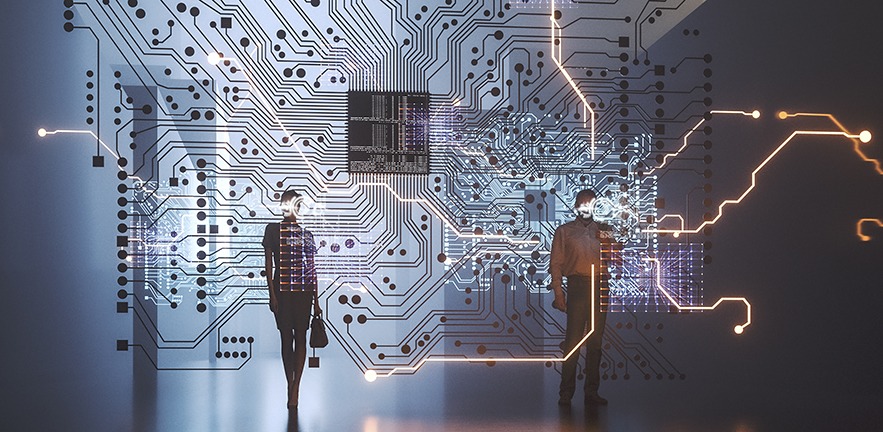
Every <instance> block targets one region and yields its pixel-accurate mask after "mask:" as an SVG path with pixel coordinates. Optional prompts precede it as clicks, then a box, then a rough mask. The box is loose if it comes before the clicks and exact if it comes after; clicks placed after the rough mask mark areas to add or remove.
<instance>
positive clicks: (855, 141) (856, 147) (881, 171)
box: [778, 111, 883, 175]
mask: <svg viewBox="0 0 883 432" xmlns="http://www.w3.org/2000/svg"><path fill="white" fill-rule="evenodd" d="M778 117H779V119H781V120H785V119H787V118H793V117H825V118H827V119H829V120H831V122H832V123H834V124H835V125H836V126H837V127H838V128H839V129H840V130H841V131H843V132H844V133H849V131H847V130H846V128H845V127H844V126H843V124H841V123H840V122H839V121H838V120H837V119H836V118H835V117H834V116H833V115H832V114H825V113H788V112H785V111H780V112H779V115H778ZM869 137H870V135H869ZM852 141H853V150H854V151H855V152H856V154H858V155H859V157H860V158H862V160H863V161H865V162H870V163H872V164H874V169H875V170H876V171H877V174H880V175H883V167H881V166H880V161H878V160H877V159H873V158H869V157H868V156H867V155H865V153H864V152H863V151H861V148H860V145H861V143H862V141H861V139H859V138H858V136H856V137H855V138H852Z"/></svg>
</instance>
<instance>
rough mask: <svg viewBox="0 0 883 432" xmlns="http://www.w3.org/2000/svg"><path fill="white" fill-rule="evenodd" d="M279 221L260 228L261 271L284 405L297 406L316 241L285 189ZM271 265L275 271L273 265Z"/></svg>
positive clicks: (314, 294)
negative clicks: (278, 347)
mask: <svg viewBox="0 0 883 432" xmlns="http://www.w3.org/2000/svg"><path fill="white" fill-rule="evenodd" d="M281 201H282V216H283V220H282V222H281V223H271V224H268V225H267V228H266V229H265V230H264V240H263V241H262V242H261V244H262V245H263V246H264V258H265V264H264V265H265V271H266V274H267V285H268V287H269V290H270V310H271V311H273V313H274V314H275V316H276V327H277V328H278V329H279V334H280V335H281V336H282V366H283V367H284V368H285V379H286V381H287V382H288V408H289V409H297V403H298V397H299V392H300V390H299V389H300V379H301V376H302V375H303V371H304V362H305V361H306V358H307V329H308V328H309V327H310V306H312V307H313V312H314V313H315V314H316V315H319V314H321V313H322V308H320V307H319V290H318V283H317V278H316V266H315V262H314V258H315V256H316V243H315V242H314V241H313V234H311V233H310V232H309V231H307V230H305V229H303V228H302V227H301V226H300V225H298V223H297V213H298V210H299V209H300V203H301V197H300V195H299V194H298V193H297V192H295V191H293V190H290V189H289V190H287V191H285V193H283V194H282V199H281ZM274 267H275V269H276V270H275V272H274V271H273V268H274Z"/></svg>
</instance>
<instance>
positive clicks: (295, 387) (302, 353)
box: [288, 329, 307, 406]
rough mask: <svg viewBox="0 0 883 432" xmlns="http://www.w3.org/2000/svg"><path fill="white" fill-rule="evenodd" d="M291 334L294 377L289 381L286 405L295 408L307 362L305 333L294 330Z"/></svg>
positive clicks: (304, 331)
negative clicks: (292, 335) (289, 388)
mask: <svg viewBox="0 0 883 432" xmlns="http://www.w3.org/2000/svg"><path fill="white" fill-rule="evenodd" d="M293 333H294V352H293V354H292V363H293V367H294V371H293V374H294V376H293V379H292V381H291V392H290V393H289V395H288V404H289V405H293V406H297V401H298V395H299V393H300V378H301V376H302V375H303V373H304V363H306V361H307V331H306V330H301V329H296V330H294V331H293Z"/></svg>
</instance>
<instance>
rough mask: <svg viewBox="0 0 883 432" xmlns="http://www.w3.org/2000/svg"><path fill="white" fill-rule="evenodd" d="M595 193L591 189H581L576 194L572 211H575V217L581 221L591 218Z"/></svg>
mask: <svg viewBox="0 0 883 432" xmlns="http://www.w3.org/2000/svg"><path fill="white" fill-rule="evenodd" d="M596 197H597V195H595V191H593V190H591V189H583V190H581V191H579V193H577V194H576V201H575V202H574V204H573V209H574V210H576V214H577V216H579V217H580V218H582V219H586V220H588V219H591V218H592V210H593V209H594V204H595V198H596Z"/></svg>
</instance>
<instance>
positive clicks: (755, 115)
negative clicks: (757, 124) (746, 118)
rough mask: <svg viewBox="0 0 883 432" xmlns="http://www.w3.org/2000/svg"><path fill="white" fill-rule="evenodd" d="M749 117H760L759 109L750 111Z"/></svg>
mask: <svg viewBox="0 0 883 432" xmlns="http://www.w3.org/2000/svg"><path fill="white" fill-rule="evenodd" d="M751 117H754V118H756V119H759V118H760V111H758V110H754V111H752V112H751Z"/></svg>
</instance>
